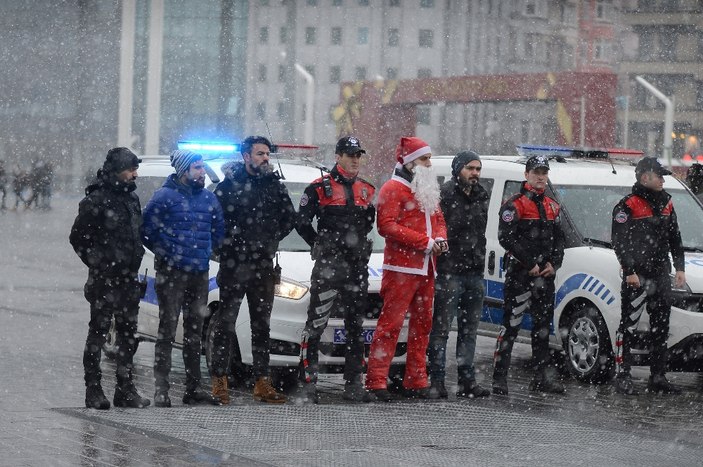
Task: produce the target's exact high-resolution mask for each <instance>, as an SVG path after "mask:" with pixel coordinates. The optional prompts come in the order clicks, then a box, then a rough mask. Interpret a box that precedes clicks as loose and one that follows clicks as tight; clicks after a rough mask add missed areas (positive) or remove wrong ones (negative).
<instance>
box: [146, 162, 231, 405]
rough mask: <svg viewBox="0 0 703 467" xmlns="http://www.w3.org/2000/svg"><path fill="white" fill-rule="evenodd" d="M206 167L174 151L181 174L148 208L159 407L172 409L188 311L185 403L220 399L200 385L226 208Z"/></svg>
mask: <svg viewBox="0 0 703 467" xmlns="http://www.w3.org/2000/svg"><path fill="white" fill-rule="evenodd" d="M204 164H205V163H204V162H203V157H202V156H201V155H200V154H196V153H193V152H191V151H180V150H177V151H173V153H172V154H171V165H172V166H173V167H174V169H175V170H176V173H175V174H171V175H170V176H169V177H168V178H167V179H166V182H165V183H164V184H163V186H162V187H161V188H160V189H159V190H157V191H156V193H154V196H153V197H152V198H151V200H150V201H149V203H148V204H147V206H146V209H144V226H143V229H142V240H143V241H144V245H146V247H147V248H149V249H150V250H151V251H153V252H154V268H155V269H156V287H155V288H156V296H157V298H158V300H159V331H158V336H157V337H156V345H155V356H154V379H155V386H156V391H155V394H154V405H156V406H157V407H171V399H170V398H169V396H168V390H169V387H170V384H169V380H168V376H169V373H170V372H171V350H172V348H173V342H174V338H175V336H176V328H177V326H178V315H180V313H181V310H183V363H184V364H185V370H186V390H185V393H184V394H183V403H184V404H203V403H205V404H214V405H219V403H220V401H219V399H217V398H214V397H212V396H211V395H210V393H209V392H207V391H205V390H203V389H202V388H201V387H200V379H201V374H200V352H201V336H202V329H203V320H204V318H205V313H206V312H207V297H208V291H209V280H208V270H209V268H210V256H211V254H212V251H213V249H215V248H219V246H220V243H221V241H222V237H223V236H224V220H223V218H222V208H221V207H220V203H219V202H218V201H217V198H215V195H214V194H212V193H211V192H210V191H208V190H206V189H205V165H204Z"/></svg>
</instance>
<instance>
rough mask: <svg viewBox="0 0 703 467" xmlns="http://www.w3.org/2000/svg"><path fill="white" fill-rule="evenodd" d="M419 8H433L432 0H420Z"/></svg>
mask: <svg viewBox="0 0 703 467" xmlns="http://www.w3.org/2000/svg"><path fill="white" fill-rule="evenodd" d="M420 8H434V0H420Z"/></svg>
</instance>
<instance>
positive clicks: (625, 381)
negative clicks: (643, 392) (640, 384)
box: [613, 372, 639, 396]
mask: <svg viewBox="0 0 703 467" xmlns="http://www.w3.org/2000/svg"><path fill="white" fill-rule="evenodd" d="M613 384H614V386H615V392H617V393H618V394H624V395H626V396H637V395H638V394H639V392H638V391H637V389H635V385H634V383H633V382H632V376H630V373H625V372H623V373H620V374H619V375H617V376H616V377H615V382H614V383H613Z"/></svg>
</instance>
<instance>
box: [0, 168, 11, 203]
mask: <svg viewBox="0 0 703 467" xmlns="http://www.w3.org/2000/svg"><path fill="white" fill-rule="evenodd" d="M8 180H9V177H8V176H7V170H5V162H4V161H2V160H0V191H2V205H1V206H0V209H2V210H3V211H4V210H5V209H7V205H6V204H5V201H6V199H7V184H8Z"/></svg>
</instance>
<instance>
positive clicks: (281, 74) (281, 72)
mask: <svg viewBox="0 0 703 467" xmlns="http://www.w3.org/2000/svg"><path fill="white" fill-rule="evenodd" d="M285 81H286V67H285V66H284V65H278V82H279V83H284V82H285Z"/></svg>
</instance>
